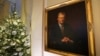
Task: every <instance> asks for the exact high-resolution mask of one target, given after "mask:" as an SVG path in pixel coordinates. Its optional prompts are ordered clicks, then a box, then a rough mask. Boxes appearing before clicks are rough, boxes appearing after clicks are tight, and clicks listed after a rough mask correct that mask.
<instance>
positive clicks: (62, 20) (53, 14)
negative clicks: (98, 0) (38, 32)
mask: <svg viewBox="0 0 100 56" xmlns="http://www.w3.org/2000/svg"><path fill="white" fill-rule="evenodd" d="M90 8H91V5H90V1H85V0H75V1H67V2H64V3H61V4H57V5H54V6H51V7H48V8H46V13H45V15H46V18H45V20H44V22H45V23H44V28H45V30H44V37H45V38H44V40H45V50H47V51H50V52H53V53H57V54H61V55H65V56H71V55H76V56H95V52H94V37H93V29H92V24H93V22H92V17H91V16H92V13H91V9H90Z"/></svg>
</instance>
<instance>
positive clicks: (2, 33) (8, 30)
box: [0, 7, 31, 56]
mask: <svg viewBox="0 0 100 56" xmlns="http://www.w3.org/2000/svg"><path fill="white" fill-rule="evenodd" d="M11 11H12V12H11V13H10V15H9V16H8V17H6V18H4V19H5V20H4V21H3V22H4V25H3V26H1V27H0V56H31V53H30V38H29V37H28V34H27V32H26V27H25V25H24V24H23V22H22V20H21V17H19V16H18V14H17V12H16V7H14V9H13V10H11Z"/></svg>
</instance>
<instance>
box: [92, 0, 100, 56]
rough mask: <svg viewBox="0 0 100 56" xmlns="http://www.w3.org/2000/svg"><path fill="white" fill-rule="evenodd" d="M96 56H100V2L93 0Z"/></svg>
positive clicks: (99, 0)
mask: <svg viewBox="0 0 100 56" xmlns="http://www.w3.org/2000/svg"><path fill="white" fill-rule="evenodd" d="M92 8H93V21H94V35H95V45H96V46H95V48H96V56H100V0H92Z"/></svg>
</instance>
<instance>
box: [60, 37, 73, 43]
mask: <svg viewBox="0 0 100 56" xmlns="http://www.w3.org/2000/svg"><path fill="white" fill-rule="evenodd" d="M61 42H63V43H68V42H69V43H73V40H71V39H70V38H69V37H64V38H63V39H62V40H61Z"/></svg>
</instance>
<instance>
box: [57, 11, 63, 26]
mask: <svg viewBox="0 0 100 56" xmlns="http://www.w3.org/2000/svg"><path fill="white" fill-rule="evenodd" d="M64 19H65V15H64V14H63V13H59V14H58V18H57V20H58V23H60V24H63V23H64Z"/></svg>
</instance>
